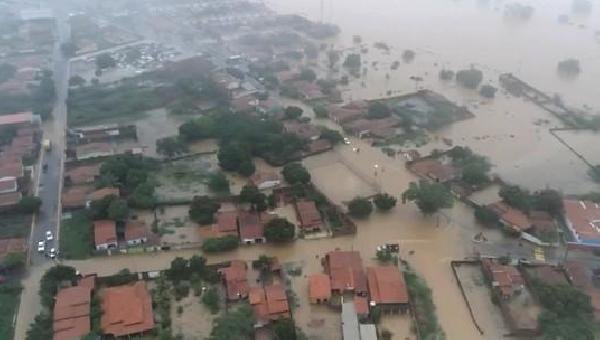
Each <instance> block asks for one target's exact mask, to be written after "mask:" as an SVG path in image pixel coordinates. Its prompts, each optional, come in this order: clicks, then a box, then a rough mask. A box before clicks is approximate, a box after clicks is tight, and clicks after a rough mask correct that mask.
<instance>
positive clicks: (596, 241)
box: [563, 200, 600, 248]
mask: <svg viewBox="0 0 600 340" xmlns="http://www.w3.org/2000/svg"><path fill="white" fill-rule="evenodd" d="M563 203H564V207H565V214H564V216H565V222H566V224H567V227H568V228H569V231H570V232H571V235H573V238H574V239H575V242H574V243H577V244H579V245H582V246H585V247H591V248H600V204H598V203H595V202H592V201H576V200H565V201H564V202H563Z"/></svg>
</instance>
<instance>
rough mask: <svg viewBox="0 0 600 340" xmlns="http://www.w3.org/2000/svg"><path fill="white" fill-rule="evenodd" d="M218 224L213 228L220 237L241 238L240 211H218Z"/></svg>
mask: <svg viewBox="0 0 600 340" xmlns="http://www.w3.org/2000/svg"><path fill="white" fill-rule="evenodd" d="M215 217H216V218H215V219H216V223H215V225H214V226H213V227H214V228H213V229H215V230H216V232H217V234H218V235H219V236H225V235H233V236H236V237H239V233H238V211H237V210H232V211H218V212H217V213H216V216H215Z"/></svg>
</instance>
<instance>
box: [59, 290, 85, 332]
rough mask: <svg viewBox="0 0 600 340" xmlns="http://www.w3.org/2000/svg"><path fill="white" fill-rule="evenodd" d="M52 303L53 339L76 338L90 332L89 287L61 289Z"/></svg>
mask: <svg viewBox="0 0 600 340" xmlns="http://www.w3.org/2000/svg"><path fill="white" fill-rule="evenodd" d="M55 299H56V303H55V304H54V313H52V316H53V325H52V328H53V331H54V340H71V339H78V338H80V337H83V336H85V335H87V334H88V333H89V332H90V303H91V287H89V286H76V287H69V288H64V289H61V290H60V291H59V292H58V294H56V298H55Z"/></svg>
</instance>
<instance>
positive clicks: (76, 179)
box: [64, 164, 100, 185]
mask: <svg viewBox="0 0 600 340" xmlns="http://www.w3.org/2000/svg"><path fill="white" fill-rule="evenodd" d="M98 176H100V164H96V165H81V166H78V167H75V168H73V169H70V170H68V171H67V172H66V173H65V176H64V179H65V183H66V184H69V185H80V184H90V183H94V182H95V181H96V179H98Z"/></svg>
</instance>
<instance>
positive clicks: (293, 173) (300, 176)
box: [281, 163, 311, 185]
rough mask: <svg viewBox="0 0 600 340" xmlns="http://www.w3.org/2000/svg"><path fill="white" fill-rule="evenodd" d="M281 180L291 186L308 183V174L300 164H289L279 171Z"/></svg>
mask: <svg viewBox="0 0 600 340" xmlns="http://www.w3.org/2000/svg"><path fill="white" fill-rule="evenodd" d="M281 174H282V175H283V178H284V179H285V181H286V182H288V183H289V184H291V185H294V184H297V183H301V184H308V183H310V179H311V177H310V173H309V172H308V170H306V168H305V167H304V166H303V165H302V164H301V163H289V164H286V165H285V166H284V167H283V170H282V171H281Z"/></svg>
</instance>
